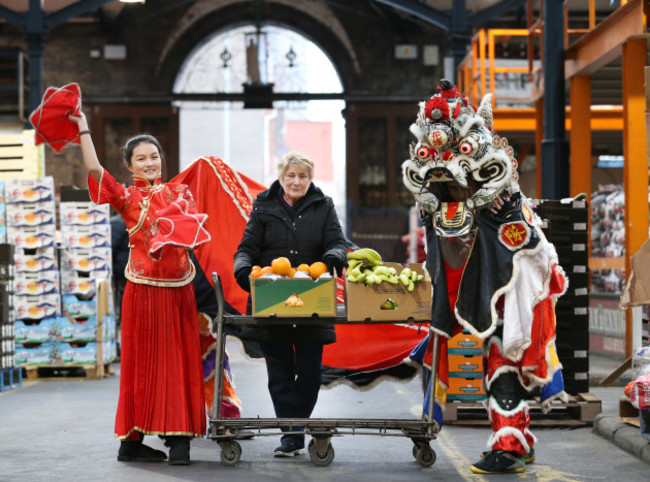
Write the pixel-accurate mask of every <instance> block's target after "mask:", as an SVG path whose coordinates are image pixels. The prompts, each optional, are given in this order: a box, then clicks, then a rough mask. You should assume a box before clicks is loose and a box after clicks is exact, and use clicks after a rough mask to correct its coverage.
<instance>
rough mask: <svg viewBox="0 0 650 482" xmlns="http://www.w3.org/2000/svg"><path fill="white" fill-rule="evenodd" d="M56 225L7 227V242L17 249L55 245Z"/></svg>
mask: <svg viewBox="0 0 650 482" xmlns="http://www.w3.org/2000/svg"><path fill="white" fill-rule="evenodd" d="M55 234H56V225H55V224H53V223H52V224H41V225H40V226H7V241H8V242H9V243H10V244H15V245H16V247H17V248H28V249H32V248H46V247H53V246H55V245H56V241H55Z"/></svg>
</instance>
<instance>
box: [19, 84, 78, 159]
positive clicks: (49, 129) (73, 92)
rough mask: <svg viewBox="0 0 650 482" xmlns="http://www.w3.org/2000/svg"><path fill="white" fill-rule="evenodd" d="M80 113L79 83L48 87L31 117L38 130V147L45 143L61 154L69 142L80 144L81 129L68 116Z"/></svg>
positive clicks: (30, 119)
mask: <svg viewBox="0 0 650 482" xmlns="http://www.w3.org/2000/svg"><path fill="white" fill-rule="evenodd" d="M80 113H81V88H80V87H79V85H78V84H77V83H75V82H73V83H71V84H68V85H64V86H63V87H59V88H57V87H48V88H47V90H46V91H45V93H44V94H43V100H42V101H41V104H40V105H39V106H38V107H37V108H36V110H35V111H34V112H32V113H31V115H30V116H29V121H30V122H31V123H32V125H33V126H34V129H36V145H38V144H43V143H45V144H47V145H49V146H50V147H51V148H52V149H54V150H55V151H56V152H59V151H60V150H61V149H63V148H64V147H65V146H66V144H68V143H69V142H74V143H76V144H79V143H80V141H79V128H78V127H77V124H75V123H74V122H72V121H70V120H69V119H68V116H69V115H70V114H73V115H76V116H78V115H79V114H80Z"/></svg>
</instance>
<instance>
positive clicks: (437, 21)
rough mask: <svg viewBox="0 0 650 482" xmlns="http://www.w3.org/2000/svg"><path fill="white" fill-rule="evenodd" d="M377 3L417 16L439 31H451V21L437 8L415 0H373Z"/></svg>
mask: <svg viewBox="0 0 650 482" xmlns="http://www.w3.org/2000/svg"><path fill="white" fill-rule="evenodd" d="M373 1H375V2H377V3H383V4H384V5H388V6H389V7H393V8H396V9H398V10H401V11H402V12H406V13H410V14H411V15H415V16H416V17H418V18H419V19H421V20H424V21H425V22H428V23H430V24H431V25H434V26H436V27H438V28H439V29H442V30H444V31H445V32H448V31H449V30H451V19H450V17H449V15H447V14H446V13H442V12H440V11H438V10H436V9H435V8H431V7H427V6H426V5H424V4H422V3H420V2H416V1H413V0H373Z"/></svg>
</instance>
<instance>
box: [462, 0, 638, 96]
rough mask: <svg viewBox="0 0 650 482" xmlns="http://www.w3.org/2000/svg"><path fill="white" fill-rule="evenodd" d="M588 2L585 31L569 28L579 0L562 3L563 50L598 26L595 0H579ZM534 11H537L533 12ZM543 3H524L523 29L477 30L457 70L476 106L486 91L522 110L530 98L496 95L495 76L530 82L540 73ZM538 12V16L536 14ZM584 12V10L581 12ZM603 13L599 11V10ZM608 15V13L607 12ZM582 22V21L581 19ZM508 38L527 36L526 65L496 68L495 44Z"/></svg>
mask: <svg viewBox="0 0 650 482" xmlns="http://www.w3.org/2000/svg"><path fill="white" fill-rule="evenodd" d="M580 1H581V2H587V3H588V21H587V24H588V28H575V27H572V26H571V25H572V21H571V10H570V7H571V5H572V4H573V5H574V6H575V4H576V3H577V2H578V0H564V40H565V47H569V45H570V39H571V38H572V37H576V36H582V35H585V34H587V33H589V32H591V31H592V30H593V29H595V28H596V27H597V25H598V24H597V16H596V1H595V0H580ZM626 3H628V0H620V5H616V6H612V7H611V9H612V11H614V10H616V9H618V8H620V7H622V6H623V5H625V4H626ZM536 8H537V10H536ZM543 9H544V0H537V1H536V0H527V5H526V20H527V21H526V23H527V28H526V29H490V30H485V29H481V30H478V31H477V32H476V33H475V34H474V36H473V37H472V43H471V47H470V50H469V52H468V54H467V55H466V56H465V58H464V59H463V61H462V62H461V64H460V66H459V67H458V70H457V79H458V82H457V83H458V87H459V89H460V91H461V92H465V93H466V94H465V95H468V96H469V97H470V99H471V100H472V103H474V104H475V105H476V104H477V103H478V102H479V101H480V99H481V98H482V97H483V96H484V95H485V94H486V93H488V92H492V93H493V94H494V97H493V99H492V102H493V104H494V105H496V104H495V101H496V100H497V97H498V100H499V101H512V102H515V103H521V105H522V107H528V106H527V105H525V104H526V103H527V102H528V103H529V102H531V98H523V97H505V96H503V95H500V96H497V93H496V92H495V91H496V84H495V79H496V78H497V76H498V75H504V76H506V77H507V76H509V75H515V76H517V75H520V76H521V75H523V74H526V76H525V78H524V81H525V82H533V81H534V80H535V78H536V76H537V75H538V74H539V73H540V72H541V67H540V63H539V61H540V60H541V59H542V58H543V56H544V20H543ZM536 11H537V16H535V12H536ZM583 11H584V10H583ZM601 11H602V8H601ZM610 13H611V12H610ZM582 23H584V20H582ZM510 37H527V38H526V52H527V57H528V62H527V66H523V65H522V66H495V44H496V42H497V40H499V39H508V38H510Z"/></svg>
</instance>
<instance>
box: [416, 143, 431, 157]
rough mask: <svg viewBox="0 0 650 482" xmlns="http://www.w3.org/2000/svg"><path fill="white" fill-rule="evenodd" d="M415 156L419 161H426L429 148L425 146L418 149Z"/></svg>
mask: <svg viewBox="0 0 650 482" xmlns="http://www.w3.org/2000/svg"><path fill="white" fill-rule="evenodd" d="M417 155H418V158H420V159H427V158H428V157H429V155H430V152H429V148H428V147H427V146H420V147H418V150H417Z"/></svg>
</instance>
